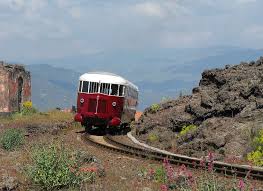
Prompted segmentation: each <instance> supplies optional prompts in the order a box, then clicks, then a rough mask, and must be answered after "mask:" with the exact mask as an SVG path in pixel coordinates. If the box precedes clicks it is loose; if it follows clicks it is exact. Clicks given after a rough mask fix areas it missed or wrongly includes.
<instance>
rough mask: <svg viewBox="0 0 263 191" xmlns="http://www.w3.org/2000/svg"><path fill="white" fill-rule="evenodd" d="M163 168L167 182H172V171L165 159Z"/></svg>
mask: <svg viewBox="0 0 263 191" xmlns="http://www.w3.org/2000/svg"><path fill="white" fill-rule="evenodd" d="M163 166H164V169H165V171H166V175H167V177H168V179H169V181H172V180H173V178H174V169H173V167H172V166H171V165H170V163H169V161H168V160H167V159H164V160H163Z"/></svg>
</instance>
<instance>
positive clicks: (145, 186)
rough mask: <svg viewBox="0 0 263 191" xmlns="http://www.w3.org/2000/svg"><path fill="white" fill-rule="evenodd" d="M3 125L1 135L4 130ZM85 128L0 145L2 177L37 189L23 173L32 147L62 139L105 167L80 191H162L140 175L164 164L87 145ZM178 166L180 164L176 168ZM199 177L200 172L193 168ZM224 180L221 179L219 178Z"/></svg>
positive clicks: (22, 188) (31, 135) (65, 130)
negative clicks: (6, 147)
mask: <svg viewBox="0 0 263 191" xmlns="http://www.w3.org/2000/svg"><path fill="white" fill-rule="evenodd" d="M4 128H5V127H4V126H3V125H2V128H0V134H1V132H3V130H4ZM83 130H84V129H83V128H81V127H79V126H77V125H69V126H68V127H66V128H62V129H60V130H57V128H56V131H48V132H41V133H36V134H34V133H33V134H29V135H28V136H27V137H26V143H25V144H24V146H23V147H22V148H20V149H17V150H16V151H12V152H8V151H5V150H3V149H1V148H0V177H2V178H3V177H6V176H8V177H15V178H16V179H17V181H18V182H19V187H18V189H17V190H19V191H20V190H21V191H23V190H38V189H37V188H35V187H32V186H31V183H30V182H29V180H27V179H26V177H25V175H24V173H23V167H24V166H25V165H27V164H28V161H30V146H31V145H35V144H39V143H52V142H62V143H64V145H65V146H66V147H67V148H69V149H71V150H72V151H74V150H82V151H85V152H87V153H88V154H91V155H93V156H95V157H96V158H97V159H99V160H100V161H101V164H102V165H103V167H104V169H105V176H103V177H97V178H96V180H95V182H94V183H92V184H88V185H85V187H83V188H82V189H81V190H83V191H84V190H96V191H97V190H98V191H100V190H101V191H130V190H132V191H155V190H156V191H157V190H160V186H161V183H158V182H156V181H154V180H148V179H145V178H142V177H140V176H139V173H140V172H141V171H142V170H143V169H151V168H155V167H157V166H161V165H162V164H161V163H158V162H154V161H151V160H145V159H140V158H133V157H129V156H124V155H121V154H118V153H114V152H111V151H108V150H105V149H101V148H98V147H95V146H93V145H90V144H87V143H86V142H85V141H83V139H81V136H82V135H83ZM175 168H177V167H175ZM193 174H194V176H196V177H198V176H199V175H200V174H199V172H198V171H193ZM219 179H222V178H219ZM255 185H256V187H258V188H260V187H263V184H262V182H259V181H257V182H255Z"/></svg>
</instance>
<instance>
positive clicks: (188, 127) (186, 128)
mask: <svg viewBox="0 0 263 191" xmlns="http://www.w3.org/2000/svg"><path fill="white" fill-rule="evenodd" d="M196 130H197V127H196V125H193V124H191V125H185V126H183V129H182V130H181V131H180V133H179V136H183V135H186V134H187V133H189V132H193V131H196Z"/></svg>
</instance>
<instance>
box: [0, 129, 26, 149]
mask: <svg viewBox="0 0 263 191" xmlns="http://www.w3.org/2000/svg"><path fill="white" fill-rule="evenodd" d="M24 141H25V132H24V131H23V130H22V129H14V128H12V129H6V130H5V131H4V133H3V134H2V135H1V137H0V143H1V146H2V148H4V149H5V150H8V151H12V150H14V149H16V148H18V147H20V146H21V145H22V144H23V143H24Z"/></svg>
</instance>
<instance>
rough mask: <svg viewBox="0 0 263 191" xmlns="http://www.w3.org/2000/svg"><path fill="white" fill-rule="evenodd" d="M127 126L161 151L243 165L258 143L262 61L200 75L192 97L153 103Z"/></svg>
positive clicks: (261, 121)
mask: <svg viewBox="0 0 263 191" xmlns="http://www.w3.org/2000/svg"><path fill="white" fill-rule="evenodd" d="M133 127H134V129H136V137H137V138H138V139H139V140H141V141H143V142H146V143H147V144H150V145H152V146H155V147H159V148H161V149H166V150H169V151H172V152H176V153H181V154H185V155H188V156H194V157H201V156H205V155H207V153H208V152H213V153H215V156H216V159H217V160H225V161H227V160H240V161H242V162H243V161H244V160H246V159H247V158H248V155H249V153H253V151H255V150H256V149H258V148H259V147H260V145H261V144H262V143H261V142H260V136H261V135H260V132H261V131H263V57H261V58H260V59H258V60H257V61H251V62H249V63H246V62H241V63H240V64H238V65H233V66H232V65H227V66H225V68H223V69H212V70H206V71H204V72H203V73H202V78H201V80H200V82H199V86H198V87H195V88H193V90H192V95H187V96H181V97H179V98H177V99H175V100H168V101H165V102H162V103H159V104H153V105H152V106H150V107H148V108H147V109H146V110H145V111H144V112H143V115H142V116H141V117H140V119H139V120H138V122H136V123H134V125H133ZM262 136H263V135H262ZM260 152H261V151H260ZM260 152H259V153H260ZM261 153H262V152H261ZM258 158H259V161H260V160H261V162H262V159H260V156H259V157H258Z"/></svg>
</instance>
